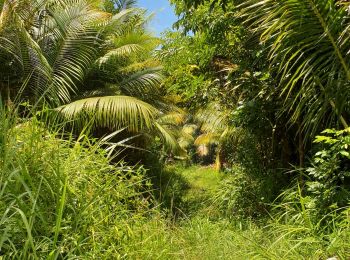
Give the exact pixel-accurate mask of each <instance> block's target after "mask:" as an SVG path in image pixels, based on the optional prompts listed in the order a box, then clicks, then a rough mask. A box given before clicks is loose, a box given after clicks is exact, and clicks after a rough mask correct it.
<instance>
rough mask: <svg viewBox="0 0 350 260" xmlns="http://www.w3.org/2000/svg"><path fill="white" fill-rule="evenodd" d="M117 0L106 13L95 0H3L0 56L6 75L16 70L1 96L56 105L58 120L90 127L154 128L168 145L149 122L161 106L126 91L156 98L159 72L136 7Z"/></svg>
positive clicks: (161, 130) (158, 129)
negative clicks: (117, 5)
mask: <svg viewBox="0 0 350 260" xmlns="http://www.w3.org/2000/svg"><path fill="white" fill-rule="evenodd" d="M124 2H125V3H124ZM124 2H123V3H124V4H123V6H122V7H123V8H121V11H120V12H119V13H116V14H115V15H112V14H110V13H107V12H103V11H101V10H100V9H99V5H100V1H97V0H49V1H46V0H34V1H27V0H5V1H3V3H2V4H1V5H0V7H1V14H0V43H1V44H0V46H1V52H0V59H2V60H4V61H5V62H6V63H7V65H8V68H9V70H10V73H7V74H12V72H13V71H16V72H17V73H18V77H17V78H16V80H13V81H12V82H10V83H8V85H7V88H8V89H11V91H10V92H11V93H10V94H9V95H8V96H9V97H10V96H11V95H12V94H14V95H18V94H21V97H22V99H25V100H30V101H31V102H35V103H36V104H41V103H43V102H45V103H46V104H49V105H50V106H52V107H55V106H56V107H57V106H59V107H58V108H56V109H55V111H58V112H59V113H60V114H61V115H62V116H63V117H64V118H65V119H74V120H78V121H79V120H94V125H96V126H97V127H104V126H108V127H110V129H111V130H114V128H120V127H128V128H129V130H130V131H131V132H134V131H142V130H147V131H153V132H154V131H156V132H157V134H158V135H161V136H162V138H163V139H164V140H165V141H167V142H168V143H170V144H172V145H173V146H175V142H173V140H172V138H171V134H169V133H167V132H166V130H165V129H164V128H163V127H162V126H161V125H160V124H159V123H157V119H158V118H160V117H161V116H163V115H164V114H165V113H166V112H167V111H166V110H165V109H160V107H157V108H156V107H155V106H154V105H151V104H147V103H146V102H144V101H141V100H139V99H137V98H135V97H133V96H137V97H139V98H142V99H143V100H146V99H147V98H148V100H153V101H154V104H156V103H157V102H155V97H156V96H157V94H158V93H157V92H156V91H155V90H157V91H159V85H160V82H161V75H160V73H159V69H157V68H156V66H154V65H155V64H156V61H154V59H153V60H152V57H151V55H150V54H149V53H150V50H151V49H152V47H154V46H155V44H156V42H157V41H156V39H155V38H154V37H152V36H150V35H148V34H147V33H145V31H144V23H145V21H144V20H143V19H142V17H143V15H144V11H139V10H136V9H125V7H128V6H129V5H131V4H132V1H124ZM121 3H122V2H121ZM151 65H152V66H151ZM111 72H113V73H111ZM1 74H4V75H6V71H2V70H1V71H0V75H1ZM96 75H99V76H100V77H97V78H98V79H99V80H100V81H97V82H94V77H92V76H96ZM105 75H109V76H110V78H108V79H107V80H105V79H104V78H103V77H101V76H105ZM0 80H1V78H0ZM91 82H92V84H91ZM2 85H4V84H2ZM2 85H0V86H2ZM22 86H25V88H22ZM1 91H2V92H4V90H3V89H1ZM147 93H148V94H149V95H146V94H147ZM150 94H152V95H151V96H150ZM126 95H127V96H126ZM158 96H161V95H160V94H159V95H158ZM81 98H84V99H81ZM72 100H73V102H72ZM159 103H160V104H163V105H164V102H161V101H160V102H159ZM81 122H83V121H81Z"/></svg>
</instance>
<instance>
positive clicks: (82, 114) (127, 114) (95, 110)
mask: <svg viewBox="0 0 350 260" xmlns="http://www.w3.org/2000/svg"><path fill="white" fill-rule="evenodd" d="M56 110H57V111H58V112H59V113H60V114H62V115H63V116H64V118H65V119H66V120H73V121H75V122H77V124H78V125H84V124H86V122H88V121H89V120H93V121H94V123H95V125H96V126H98V127H108V128H111V129H114V130H116V129H120V128H123V127H127V128H128V130H129V131H131V132H138V131H140V130H145V129H148V130H149V129H153V128H154V122H155V118H156V116H157V114H158V111H157V109H155V108H154V107H152V106H151V105H149V104H147V103H145V102H143V101H140V100H138V99H136V98H134V97H129V96H107V97H96V98H87V99H82V100H78V101H75V102H73V103H70V104H68V105H65V106H62V107H59V108H57V109H56Z"/></svg>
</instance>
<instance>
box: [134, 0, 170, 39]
mask: <svg viewBox="0 0 350 260" xmlns="http://www.w3.org/2000/svg"><path fill="white" fill-rule="evenodd" d="M138 5H139V6H140V7H142V8H144V9H147V10H148V11H149V12H153V13H155V17H154V18H153V21H152V22H151V24H150V30H151V31H153V32H155V33H156V34H157V35H159V34H160V33H161V32H163V31H164V30H166V29H168V28H169V29H171V27H172V25H173V23H174V22H176V21H177V17H176V15H175V13H174V10H173V8H172V6H171V5H170V3H169V2H168V0H139V3H138Z"/></svg>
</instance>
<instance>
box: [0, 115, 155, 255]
mask: <svg viewBox="0 0 350 260" xmlns="http://www.w3.org/2000/svg"><path fill="white" fill-rule="evenodd" d="M0 118H1V120H2V122H0V125H1V130H2V131H1V134H0V140H1V142H0V151H1V157H0V255H4V256H5V257H9V258H16V259H37V258H48V257H52V258H53V259H57V258H76V257H78V256H79V257H83V258H85V259H86V258H90V259H91V258H96V257H98V258H105V259H106V258H110V257H111V258H118V257H120V255H121V254H122V253H123V250H125V245H126V244H127V241H128V240H130V239H132V238H133V237H134V236H135V232H137V229H135V231H132V228H130V227H131V226H132V225H134V224H135V223H138V225H141V224H140V223H144V222H146V220H147V219H148V218H149V216H150V215H151V214H153V213H154V212H153V211H152V210H150V207H149V206H150V203H151V201H152V196H151V195H150V194H149V193H148V192H147V189H148V188H147V187H149V186H148V181H147V180H146V179H145V178H144V170H143V169H142V168H138V169H136V168H131V167H126V166H123V165H122V164H118V165H115V164H112V163H111V160H110V158H108V156H107V152H106V151H105V150H103V149H101V148H100V147H101V143H98V142H96V141H94V140H90V139H88V138H87V137H86V136H84V135H81V136H80V137H79V138H78V139H77V140H76V141H74V140H73V139H72V137H71V136H69V135H67V136H64V139H62V138H58V136H57V134H55V133H52V132H48V131H47V130H46V129H45V128H44V127H43V125H42V124H41V123H40V122H38V121H36V120H35V119H30V120H27V121H25V120H20V119H18V118H16V117H15V116H11V115H9V113H7V112H5V111H3V110H2V111H0Z"/></svg>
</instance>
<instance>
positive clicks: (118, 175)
mask: <svg viewBox="0 0 350 260" xmlns="http://www.w3.org/2000/svg"><path fill="white" fill-rule="evenodd" d="M55 129H56V130H55ZM108 145H109V144H108V143H106V141H104V140H102V141H98V140H94V139H92V138H89V137H88V136H87V135H85V134H84V133H82V134H81V135H79V136H73V135H71V134H67V133H66V134H62V131H60V126H54V125H51V127H50V130H48V128H47V127H46V126H45V124H43V122H41V121H39V120H37V119H36V118H28V119H23V118H20V117H18V116H17V115H16V113H15V112H14V111H8V110H6V109H3V108H0V259H208V260H211V259H327V258H328V257H333V256H337V257H338V258H339V259H349V258H350V246H349V245H350V211H349V209H342V210H341V211H340V210H334V211H332V212H331V213H330V214H328V215H327V216H324V218H322V219H319V218H316V217H315V212H314V209H312V208H311V207H309V206H308V203H309V200H308V198H307V197H303V195H302V193H301V192H300V190H299V189H298V188H297V186H295V187H294V189H292V190H288V191H286V192H285V194H283V195H281V199H280V200H279V202H278V203H277V204H276V205H275V206H273V205H270V206H269V207H268V208H272V209H273V210H271V211H270V212H269V214H270V215H269V217H268V218H264V219H263V220H261V219H260V220H259V221H257V220H252V219H247V218H236V217H234V216H228V214H230V213H232V212H238V211H237V210H235V209H237V207H238V206H239V204H241V207H240V208H239V209H240V210H244V207H245V204H242V203H243V202H244V203H247V202H246V201H244V194H249V193H250V192H251V190H249V188H250V187H251V186H250V183H249V182H246V181H245V179H244V178H243V179H242V178H241V177H240V176H241V175H242V174H244V172H243V170H242V169H241V170H240V171H241V172H239V174H240V175H236V176H230V175H226V176H221V175H220V174H218V173H216V172H215V171H213V170H211V169H209V168H201V167H196V166H192V167H190V168H183V167H176V166H172V167H170V168H169V167H168V168H167V169H166V171H164V172H163V174H164V175H162V176H158V177H159V178H160V177H162V179H161V180H159V182H158V183H156V184H157V185H154V183H153V185H151V182H150V180H149V179H147V177H145V176H147V175H146V174H145V170H144V169H143V168H142V167H137V168H136V167H129V166H125V165H124V164H123V163H122V162H119V163H116V162H114V160H113V158H111V153H109V152H108V151H106V149H105V148H106V147H108ZM230 178H233V179H232V180H231V181H230ZM241 180H243V181H244V183H243V182H242V181H241ZM254 185H255V184H254ZM154 189H156V190H154ZM233 191H234V192H233ZM242 196H243V197H242ZM249 201H254V200H249ZM162 204H166V205H165V206H166V207H164V205H163V207H162V206H161V205H162ZM175 207H176V208H177V209H178V211H175V212H174V211H172V210H170V211H169V210H167V211H166V209H167V208H168V209H169V208H170V209H173V208H175ZM253 209H254V206H251V207H249V210H253ZM164 212H166V213H167V214H165V213H164ZM176 212H177V213H176ZM178 212H181V218H169V213H170V214H174V213H176V214H178ZM325 220H326V221H325Z"/></svg>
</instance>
